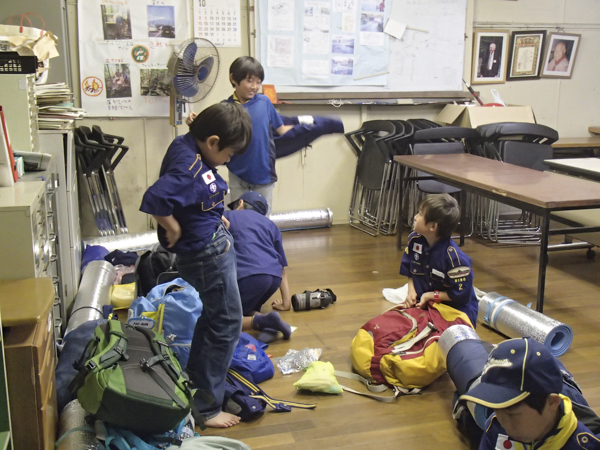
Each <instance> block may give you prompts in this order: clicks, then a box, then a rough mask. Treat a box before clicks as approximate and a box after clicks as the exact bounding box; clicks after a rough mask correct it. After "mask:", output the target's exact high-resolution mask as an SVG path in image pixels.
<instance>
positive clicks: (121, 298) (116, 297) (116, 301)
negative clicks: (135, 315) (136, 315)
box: [110, 283, 135, 309]
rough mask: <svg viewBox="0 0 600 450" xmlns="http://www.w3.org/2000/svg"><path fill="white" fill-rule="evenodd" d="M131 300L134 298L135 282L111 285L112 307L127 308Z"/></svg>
mask: <svg viewBox="0 0 600 450" xmlns="http://www.w3.org/2000/svg"><path fill="white" fill-rule="evenodd" d="M133 300H135V283H129V284H116V285H114V286H111V288H110V303H111V305H112V306H113V308H114V309H125V308H129V306H130V305H131V303H132V302H133Z"/></svg>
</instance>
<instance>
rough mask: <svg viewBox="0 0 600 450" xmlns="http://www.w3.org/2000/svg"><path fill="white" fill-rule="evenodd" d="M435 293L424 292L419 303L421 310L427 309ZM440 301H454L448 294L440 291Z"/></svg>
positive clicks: (418, 306)
mask: <svg viewBox="0 0 600 450" xmlns="http://www.w3.org/2000/svg"><path fill="white" fill-rule="evenodd" d="M434 295H435V293H434V291H428V292H423V295H421V299H420V301H419V303H417V305H416V306H417V308H421V309H425V308H427V303H428V302H429V301H430V300H433V299H434ZM439 300H440V302H451V301H452V299H451V298H450V297H449V296H448V293H447V292H446V291H439Z"/></svg>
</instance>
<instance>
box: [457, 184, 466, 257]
mask: <svg viewBox="0 0 600 450" xmlns="http://www.w3.org/2000/svg"><path fill="white" fill-rule="evenodd" d="M459 196H460V205H459V206H460V241H459V243H458V246H459V247H462V246H464V245H465V217H466V214H465V209H466V206H467V193H466V192H465V190H464V189H461V191H460V194H459Z"/></svg>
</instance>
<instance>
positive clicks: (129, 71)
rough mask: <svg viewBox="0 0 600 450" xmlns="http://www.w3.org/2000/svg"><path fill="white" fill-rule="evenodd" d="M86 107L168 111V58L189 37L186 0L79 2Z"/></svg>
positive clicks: (123, 112) (116, 113) (99, 112)
mask: <svg viewBox="0 0 600 450" xmlns="http://www.w3.org/2000/svg"><path fill="white" fill-rule="evenodd" d="M78 20H79V70H80V79H81V86H80V88H81V103H82V107H83V108H84V109H85V110H86V111H87V113H88V115H89V116H92V117H107V116H108V117H168V116H169V96H170V90H171V84H170V81H169V78H168V76H167V64H168V62H169V59H170V58H171V56H172V54H173V52H174V51H176V50H177V49H179V47H180V46H181V44H182V43H183V42H184V41H185V40H187V39H188V38H190V36H189V25H188V6H187V2H186V0H87V1H85V2H81V1H80V2H78Z"/></svg>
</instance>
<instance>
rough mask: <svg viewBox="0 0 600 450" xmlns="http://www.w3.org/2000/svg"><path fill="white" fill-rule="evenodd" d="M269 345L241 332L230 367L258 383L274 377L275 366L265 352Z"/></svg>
mask: <svg viewBox="0 0 600 450" xmlns="http://www.w3.org/2000/svg"><path fill="white" fill-rule="evenodd" d="M267 347H268V344H265V343H264V342H260V341H258V340H256V339H254V338H253V337H252V336H250V335H249V334H248V333H244V332H242V333H240V340H239V341H238V344H237V347H236V348H235V351H234V352H233V359H232V360H231V364H230V366H229V367H231V368H232V369H234V370H236V371H237V372H239V373H240V374H242V375H243V376H244V377H246V378H247V379H249V380H251V381H252V382H253V383H256V384H258V383H262V382H263V381H266V380H268V379H269V378H273V375H275V366H274V365H273V362H272V361H271V360H270V359H269V357H268V356H267V354H266V353H265V349H266V348H267Z"/></svg>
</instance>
